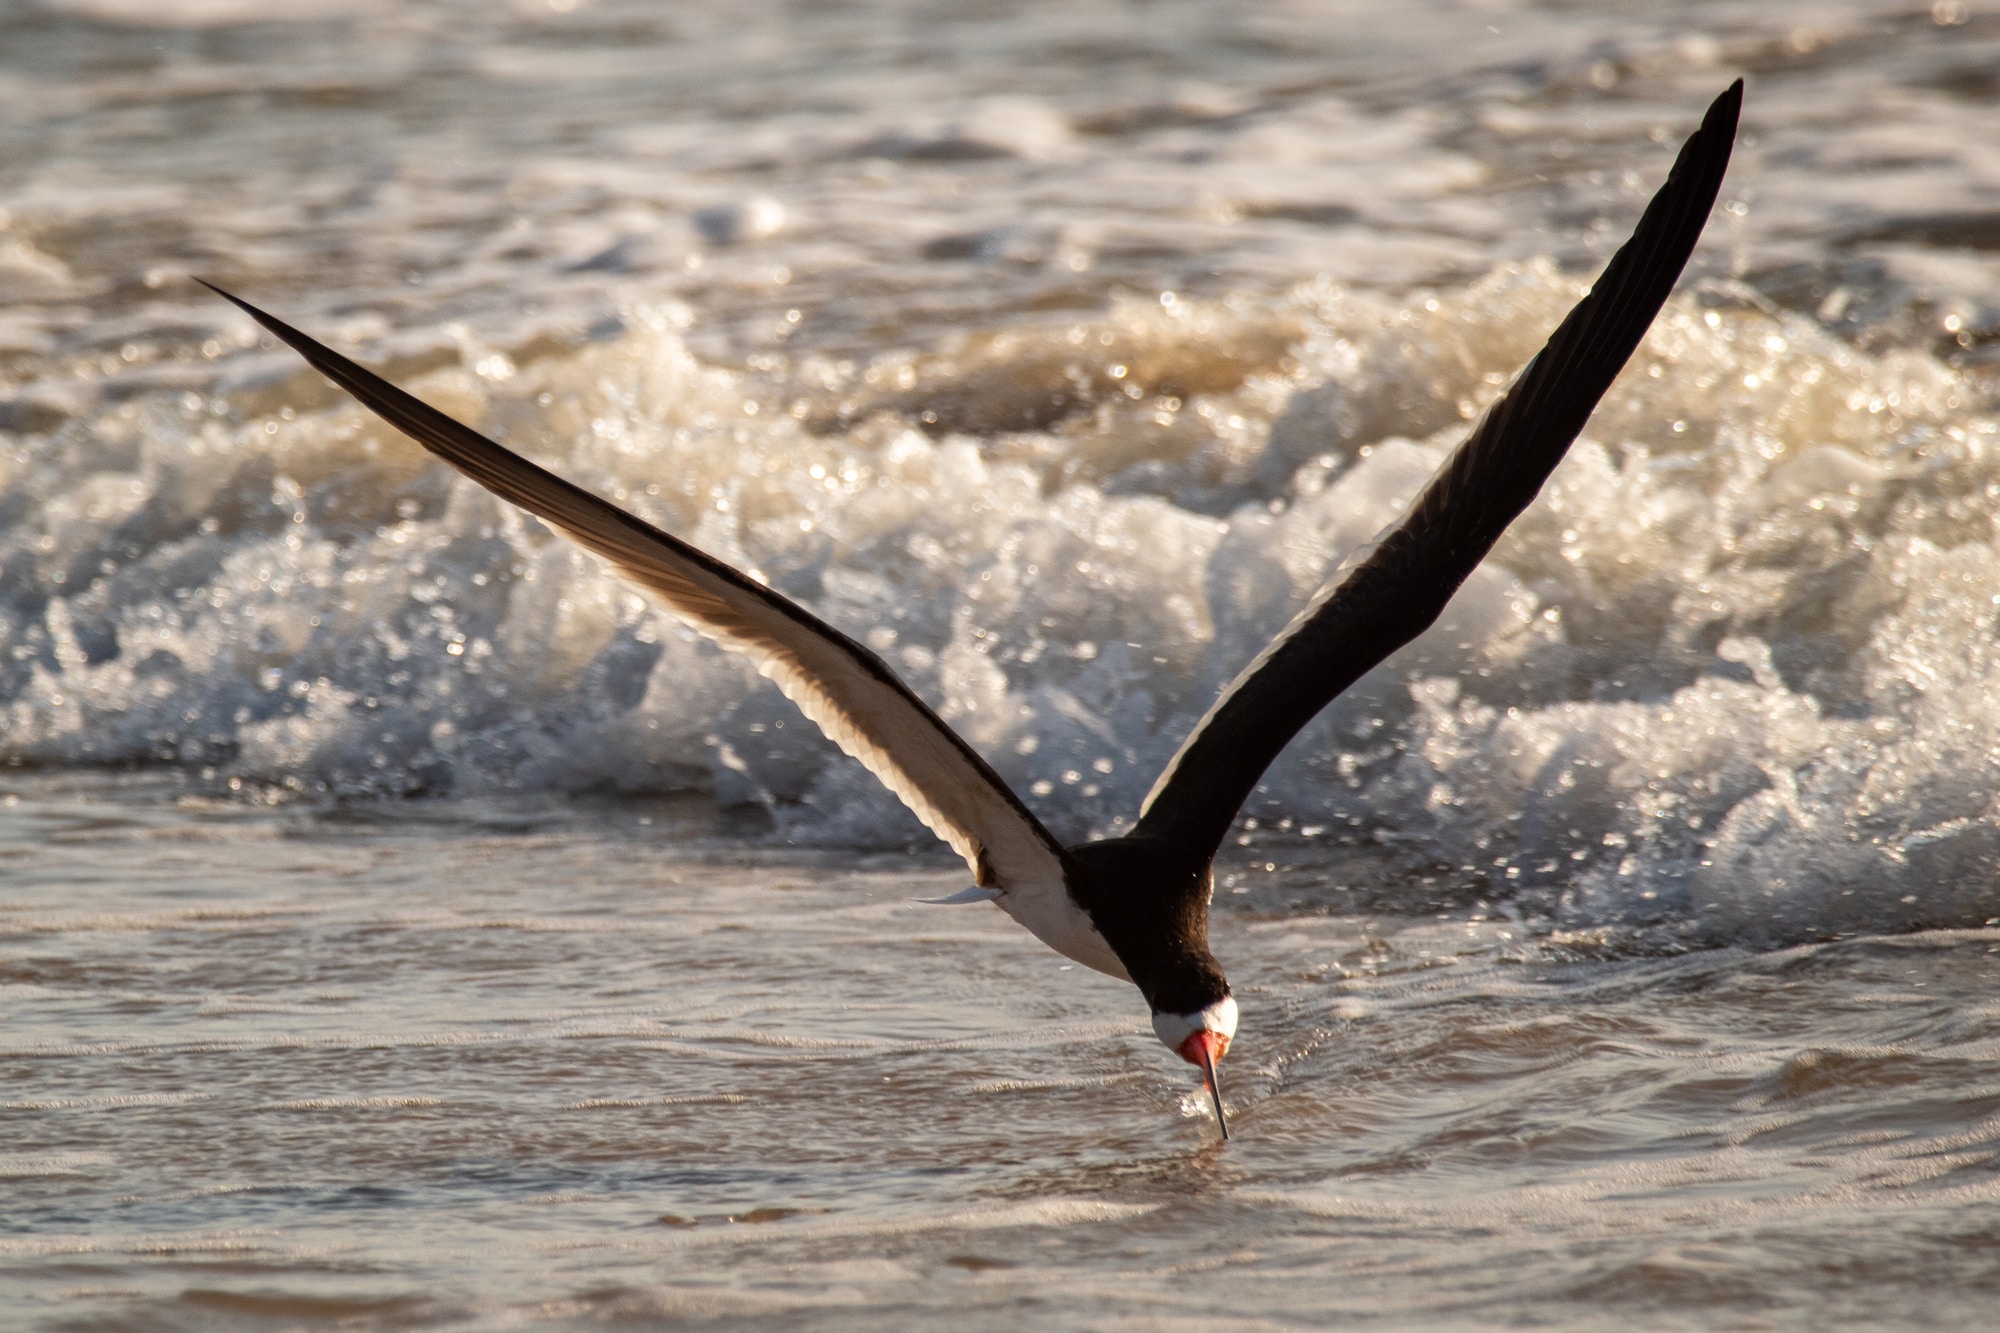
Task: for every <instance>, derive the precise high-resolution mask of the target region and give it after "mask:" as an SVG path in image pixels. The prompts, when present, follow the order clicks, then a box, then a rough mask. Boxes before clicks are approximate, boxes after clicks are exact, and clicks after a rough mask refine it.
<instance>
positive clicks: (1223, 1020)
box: [1153, 995, 1236, 1051]
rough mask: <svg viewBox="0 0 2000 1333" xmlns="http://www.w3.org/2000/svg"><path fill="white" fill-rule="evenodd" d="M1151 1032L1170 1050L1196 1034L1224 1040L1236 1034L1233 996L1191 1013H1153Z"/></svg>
mask: <svg viewBox="0 0 2000 1333" xmlns="http://www.w3.org/2000/svg"><path fill="white" fill-rule="evenodd" d="M1153 1032H1154V1034H1155V1035H1157V1036H1158V1037H1159V1039H1160V1040H1161V1041H1163V1042H1165V1043H1166V1045H1167V1049H1168V1050H1170V1051H1178V1050H1179V1049H1180V1048H1181V1044H1182V1043H1183V1042H1185V1041H1186V1040H1187V1039H1188V1038H1189V1037H1192V1036H1193V1035H1194V1034H1195V1033H1197V1032H1215V1033H1219V1034H1221V1035H1222V1036H1223V1037H1225V1038H1233V1037H1234V1036H1235V1035H1236V997H1235V996H1233V995H1225V996H1223V997H1222V998H1221V999H1219V1000H1217V1001H1216V1002H1215V1003H1214V1004H1211V1005H1210V1006H1208V1008H1206V1009H1202V1010H1198V1011H1197V1012H1195V1013H1192V1014H1154V1015H1153Z"/></svg>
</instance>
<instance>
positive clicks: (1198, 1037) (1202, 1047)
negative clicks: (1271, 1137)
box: [1153, 991, 1236, 1139]
mask: <svg viewBox="0 0 2000 1333" xmlns="http://www.w3.org/2000/svg"><path fill="white" fill-rule="evenodd" d="M1153 1033H1154V1035H1155V1036H1157V1037H1159V1039H1160V1041H1161V1042H1162V1043H1164V1044H1165V1046H1166V1048H1167V1049H1168V1050H1170V1051H1172V1052H1173V1053H1174V1054H1175V1055H1178V1056H1179V1057H1180V1058H1181V1059H1183V1060H1185V1061H1187V1062H1188V1063H1189V1064H1191V1065H1193V1066H1194V1067H1195V1068H1197V1069H1199V1070H1201V1075H1202V1081H1203V1082H1205V1083H1206V1084H1207V1085H1208V1095H1209V1096H1210V1097H1212V1098H1213V1099H1214V1100H1215V1123H1216V1124H1217V1125H1219V1126H1220V1127H1221V1129H1222V1137H1223V1138H1225V1139H1226V1138H1228V1137H1229V1121H1228V1120H1227V1119H1226V1118H1225V1117H1224V1116H1223V1113H1222V1085H1221V1084H1220V1083H1218V1082H1217V1081H1216V1077H1215V1066H1216V1064H1217V1063H1218V1062H1220V1061H1221V1059H1222V1057H1223V1056H1225V1055H1227V1054H1229V1043H1230V1040H1231V1039H1232V1038H1234V1037H1235V1036H1236V997H1235V996H1233V995H1230V994H1229V993H1228V992H1227V991H1225V992H1223V996H1222V998H1221V999H1219V1000H1216V1001H1214V1002H1213V1003H1210V1004H1206V1005H1203V1006H1202V1007H1201V1008H1199V1009H1197V1010H1195V1011H1194V1012H1193V1013H1186V1014H1181V1013H1172V1012H1168V1011H1164V1010H1159V1009H1155V1010H1154V1011H1153Z"/></svg>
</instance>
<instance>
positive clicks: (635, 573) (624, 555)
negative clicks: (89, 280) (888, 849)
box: [202, 283, 1065, 935]
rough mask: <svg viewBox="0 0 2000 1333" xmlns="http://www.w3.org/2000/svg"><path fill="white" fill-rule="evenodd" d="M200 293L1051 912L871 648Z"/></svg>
mask: <svg viewBox="0 0 2000 1333" xmlns="http://www.w3.org/2000/svg"><path fill="white" fill-rule="evenodd" d="M202 285H203V286H206V287H208V288H209V289H210V290H211V291H214V292H215V293H216V294H217V295H219V296H221V297H223V298H224V299H226V300H228V301H231V302H233V303H234V304H235V305H237V306H238V307H239V308H241V309H242V310H243V311H244V312H245V313H246V314H248V315H249V316H250V317H251V318H252V319H254V320H256V321H257V322H258V323H259V324H262V325H263V326H264V327H265V328H266V329H268V330H270V331H271V333H272V334H273V335H275V336H276V337H278V338H279V339H281V340H282V341H284V342H286V343H288V344H290V345H291V346H292V348H293V349H294V350H296V351H297V352H298V353H299V355H301V356H303V357H304V358H305V359H306V360H307V361H309V362H310V363H312V365H313V366H314V367H315V368H316V369H317V370H319V371H320V373H321V374H323V375H325V376H326V377H327V378H328V379H330V380H332V381H333V382H334V383H336V384H338V385H340V386H341V387H342V388H343V389H346V390H347V391H348V392H349V393H351V394H353V395H354V396H355V397H356V398H358V399H360V400H361V402H362V404H363V405H364V406H366V407H367V408H368V409H369V410H371V411H373V412H374V413H375V414H376V415H378V416H380V417H381V418H382V419H383V420H385V421H387V422H388V423H389V424H390V425H392V426H394V427H396V428H397V429H398V430H400V431H402V432H403V433H404V434H405V435H408V436H409V437H410V438H411V439H413V440H415V441H416V442H417V443H418V444H421V445H422V446H423V447H424V448H426V449H428V450H429V451H430V452H431V453H433V454H436V455H437V456H438V457H439V458H442V459H443V460H444V461H445V462H447V463H449V464H451V465H452V466H453V467H455V468H457V469H458V470H459V471H460V472H463V473H464V474H465V475H466V476H468V477H470V478H472V479H473V480H474V481H476V482H478V483H479V484H480V485H481V486H484V487H485V488H486V489H487V490H489V491H492V492H493V493H494V494H495V495H498V496H500V497H501V498H502V499H506V500H510V501H512V502H513V503H515V504H517V505H519V506H521V508H523V509H526V510H527V511H528V512H530V513H532V514H534V515H535V516H536V517H537V518H540V519H541V520H542V521H544V522H545V523H548V524H550V525H551V526H552V527H555V528H557V529H559V530H561V531H562V532H564V533H566V534H568V535H569V536H570V537H572V538H574V539H575V540H576V541H577V542H578V543H579V544H580V545H582V546H583V547H585V548H586V549H588V550H590V551H593V552H595V553H596V554H598V555H600V556H603V557H604V558H605V559H606V560H608V561H610V562H611V563H612V565H613V566H615V567H616V568H617V569H618V571H619V572H620V573H621V574H623V575H625V577H627V578H629V579H631V580H632V581H633V582H634V583H636V584H638V585H639V586H640V587H642V588H645V589H646V590H647V591H649V592H651V593H653V594H654V595H655V596H657V597H658V598H659V599H660V600H661V601H662V602H664V603H665V604H666V605H667V606H668V607H669V608H670V609H671V610H672V611H673V612H674V613H675V614H676V615H678V616H680V617H681V618H682V619H683V620H685V621H687V622H688V623H689V624H691V625H693V626H694V627H695V628H696V629H698V630H700V631H701V632H702V633H703V634H705V635H707V636H708V637H709V638H711V639H714V640H715V641H716V642H718V643H720V644H721V645H722V646H723V647H725V648H729V649H731V650H733V651H735V652H740V653H742V654H744V655H745V656H747V657H748V658H749V659H750V660H751V661H752V662H753V663H754V664H755V665H756V667H757V670H758V671H759V672H760V673H762V674H763V675H764V676H767V677H769V678H770V680H771V681H772V682H773V683H774V684H776V685H777V687H778V688H779V689H780V690H782V691H784V694H785V697H786V698H788V699H790V700H791V701H792V702H793V703H794V704H796V705H798V708H799V711H800V712H802V713H804V714H805V715H806V716H807V717H809V718H811V719H812V720H813V721H814V722H815V723H817V724H818V726H819V728H820V730H821V731H824V732H825V733H826V734H827V736H828V738H829V739H831V740H832V741H833V743H834V744H836V745H838V746H839V747H840V748H841V749H843V750H845V751H846V752H847V753H848V754H850V755H852V756H854V758H856V759H858V760H860V761H861V762H862V764H864V765H865V766H866V767H867V768H868V771H869V772H871V773H873V774H874V775H875V776H876V777H877V778H879V779H881V781H882V785H883V786H885V787H887V788H888V789H889V790H890V791H892V792H894V793H895V794H896V795H897V796H898V797H899V798H900V799H901V800H902V802H903V804H905V805H907V806H909V807H910V809H911V810H912V811H914V812H915V813H916V816H917V818H918V819H921V820H922V821H923V822H924V823H925V824H926V825H927V826H929V828H930V829H931V831H932V832H933V833H936V834H937V835H938V836H939V837H940V838H943V839H944V840H945V841H946V842H948V843H950V844H951V846H952V848H953V849H954V850H955V851H957V852H958V854H959V855H960V856H963V857H964V858H965V862H966V864H967V865H969V866H971V867H972V872H973V875H974V876H975V878H977V880H978V882H979V883H980V885H982V886H984V887H988V888H993V889H998V890H1000V895H999V898H998V902H999V904H1000V906H1002V907H1003V908H1006V909H1007V910H1008V912H1009V914H1010V915H1012V916H1014V917H1016V918H1017V919H1019V920H1021V921H1022V924H1024V925H1027V926H1028V927H1029V929H1031V930H1035V924H1034V922H1035V920H1037V919H1039V918H1040V916H1041V915H1042V914H1043V912H1045V911H1046V909H1047V908H1048V907H1050V906H1051V905H1052V904H1051V903H1049V902H1048V901H1047V900H1048V899H1049V897H1050V895H1051V894H1054V895H1062V894H1063V893H1064V892H1065V890H1064V888H1063V882H1064V873H1063V871H1064V865H1065V857H1064V854H1063V851H1062V848H1061V845H1060V844H1058V843H1057V842H1056V840H1055V839H1054V838H1053V837H1051V836H1050V834H1049V832H1048V830H1047V829H1045V828H1043V827H1042V824H1041V821H1040V820H1038V819H1036V818H1035V817H1034V815H1033V814H1031V813H1029V811H1028V809H1027V807H1026V806H1024V805H1022V804H1021V801H1020V798H1019V797H1017V796H1015V794H1014V793H1013V791H1012V790H1010V789H1009V788H1008V786H1007V784H1006V783H1005V782H1004V781H1002V780H1001V778H1000V775H999V774H997V773H995V772H994V771H993V769H992V768H991V767H990V766H989V765H988V764H987V763H986V761H985V760H984V759H981V758H980V757H979V755H978V754H977V753H976V752H975V751H974V750H973V749H972V747H971V746H969V745H967V744H966V743H965V741H964V739H963V738H961V737H960V736H959V735H958V734H957V733H956V732H954V731H953V730H952V729H951V728H950V727H948V726H946V725H945V723H944V721H943V720H942V719H941V718H939V717H938V715H937V714H936V713H934V712H932V711H931V709H930V707H929V705H927V704H925V703H924V701H923V700H922V699H919V698H918V697H917V696H916V695H915V694H914V693H912V692H911V690H910V687H909V686H907V685H905V684H904V683H903V682H902V681H901V680H899V679H898V678H897V677H896V675H895V673H894V672H892V671H890V669H889V667H888V665H887V664H886V663H884V662H883V661H882V659H881V658H879V657H877V656H876V655H875V654H874V653H872V652H870V651H868V649H866V648H864V647H862V646H861V645H860V644H858V643H856V642H855V641H854V640H852V639H850V638H848V637H847V636H846V635H845V634H842V633H841V632H840V631H839V630H837V629H834V628H833V627H832V626H831V625H828V624H827V623H826V622H825V621H823V620H820V619H819V618H818V617H817V616H814V615H813V614H812V613H810V612H808V611H806V610H805V609H804V608H802V607H800V606H798V605H797V604H796V603H794V602H792V601H791V600H789V599H788V598H786V597H783V596H781V595H780V594H778V593H775V592H773V591H772V590H771V589H769V588H766V587H765V586H763V585H762V584H760V583H757V582H756V581H754V580H752V579H749V578H747V577H745V576H744V575H742V574H740V573H738V572H737V571H736V570H734V569H732V568H730V567H729V566H728V565H726V564H724V563H723V562H722V561H720V560H717V559H715V558H714V557H712V556H709V555H705V554H703V553H702V552H700V551H698V550H696V549H695V548H694V547H692V546H690V545H688V544H687V543H686V542H684V541H681V540H679V539H678V538H676V537H673V536H670V535H669V534H667V533H664V532H662V531H660V530H659V529H658V528H656V527H654V526H653V525H652V524H650V523H647V522H645V521H644V520H643V519H639V518H636V517H634V516H633V515H631V514H628V513H626V512H625V511H624V510H622V509H620V508H618V507H617V506H616V505H613V504H610V503H608V502H607V501H604V500H600V499H599V498H598V497H596V496H594V495H592V494H590V493H589V492H588V491H585V490H583V489H581V488H580V487H578V486H575V485H572V484H571V483H569V482H567V481H564V480H563V479H562V478H561V477H558V476H556V475H555V474H554V473H552V472H549V471H547V470H546V469H544V468H541V467H538V466H536V465H535V464H533V463H530V462H529V461H528V460H526V459H525V458H522V457H520V456H518V455H516V454H514V453H512V452H511V451H509V450H507V449H505V448H502V447H501V446H500V445H498V444H495V443H494V442H493V441H492V440H489V439H487V438H486V437H485V436H483V435H481V434H479V433H478V432H477V431H474V430H472V429H471V428H469V427H467V426H464V425H461V424H460V423H459V422H457V421H454V420H452V419H451V418H450V417H448V416H446V415H445V414H444V413H442V412H440V411H438V410H437V409H436V408H434V407H431V406H429V405H428V404H426V403H424V402H422V401H420V400H418V399H416V398H414V397H412V396H411V395H409V394H407V393H405V392H403V391H402V390H401V389H398V388H397V387H396V386H395V385H393V384H390V383H389V382H388V381H387V380H384V379H383V378H382V377H381V376H379V375H376V374H374V373H372V372H370V371H368V370H365V369H363V368H362V367H361V366H359V365H356V364H355V363H354V362H352V361H350V360H348V359H347V358H346V357H344V356H341V355H340V354H339V353H338V352H335V351H333V350H332V349H330V348H328V347H325V346H323V345H321V344H320V343H318V342H316V341H314V340H313V339H311V338H309V337H307V336H306V335H305V334H303V333H300V332H299V331H298V330H297V329H295V328H293V327H291V326H290V325H289V324H286V323H284V322H283V321H282V320H278V319H275V318H273V317H272V316H270V315H267V314H265V313H264V312H263V311H261V310H259V309H257V308H256V307H255V306H253V305H251V304H250V303H249V302H247V301H244V300H241V299H239V298H237V297H235V296H231V295H230V294H229V293H228V292H225V291H223V290H222V289H221V288H219V287H215V286H214V285H213V284H210V283H203V284H202ZM1037 909H1042V910H1041V911H1038V910H1037ZM1035 933H1036V934H1038V935H1039V934H1041V933H1042V932H1041V931H1040V930H1035Z"/></svg>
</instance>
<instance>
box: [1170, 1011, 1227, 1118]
mask: <svg viewBox="0 0 2000 1333" xmlns="http://www.w3.org/2000/svg"><path fill="white" fill-rule="evenodd" d="M1228 1053H1229V1038H1228V1036H1227V1035H1225V1034H1223V1033H1220V1032H1214V1031H1210V1030H1208V1029H1203V1030H1202V1031H1200V1032H1195V1033H1192V1034H1190V1035H1189V1037H1188V1039H1187V1040H1186V1041H1184V1042H1182V1043H1181V1045H1180V1057H1181V1059H1183V1060H1185V1061H1187V1062H1188V1063H1189V1064H1191V1065H1196V1066H1198V1067H1199V1068H1200V1069H1201V1073H1202V1081H1203V1082H1205V1083H1206V1084H1207V1085H1208V1095H1209V1097H1210V1099H1211V1100H1213V1101H1214V1103H1215V1123H1216V1127H1217V1128H1219V1129H1220V1130H1221V1131H1222V1139H1223V1142H1225V1143H1227V1142H1228V1141H1229V1117H1228V1116H1227V1115H1226V1114H1224V1112H1223V1109H1222V1084H1221V1083H1220V1082H1219V1081H1218V1080H1217V1079H1216V1076H1215V1062H1216V1061H1218V1060H1220V1059H1221V1058H1222V1057H1223V1056H1225V1055H1227V1054H1228Z"/></svg>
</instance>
